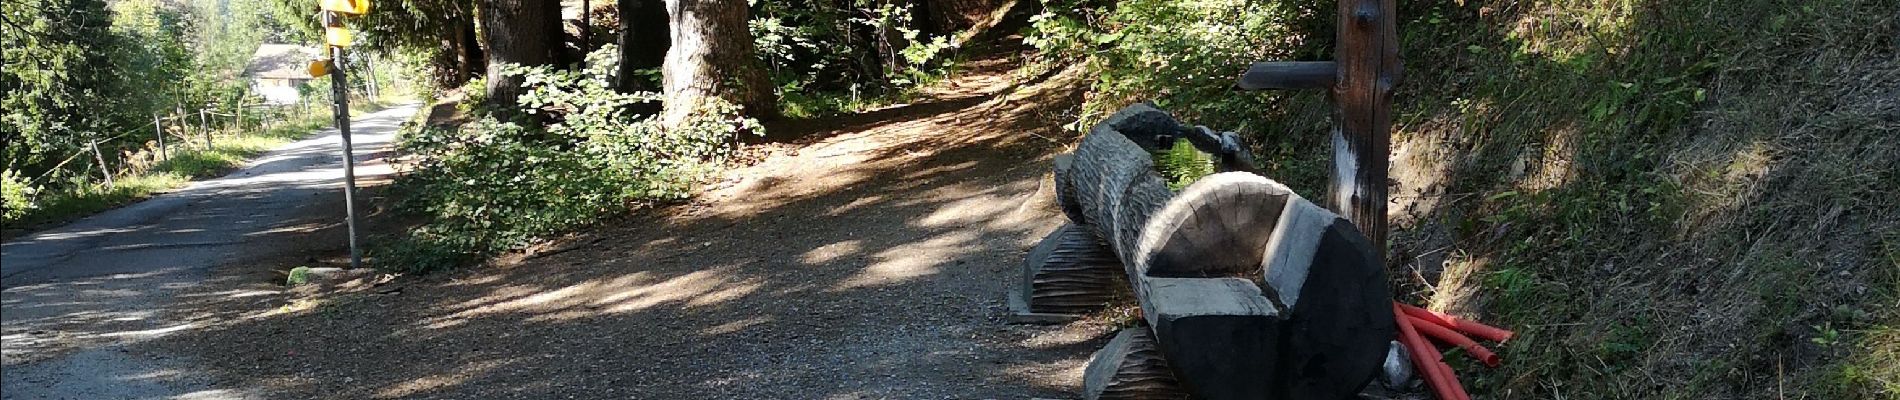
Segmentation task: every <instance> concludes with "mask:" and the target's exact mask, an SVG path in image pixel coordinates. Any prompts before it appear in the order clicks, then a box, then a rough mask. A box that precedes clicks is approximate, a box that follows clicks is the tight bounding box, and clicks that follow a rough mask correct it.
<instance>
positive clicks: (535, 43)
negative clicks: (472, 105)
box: [481, 0, 564, 110]
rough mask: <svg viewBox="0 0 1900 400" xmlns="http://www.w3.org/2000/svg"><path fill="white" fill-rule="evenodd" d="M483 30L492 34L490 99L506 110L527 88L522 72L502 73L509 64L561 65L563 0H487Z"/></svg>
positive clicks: (513, 106)
mask: <svg viewBox="0 0 1900 400" xmlns="http://www.w3.org/2000/svg"><path fill="white" fill-rule="evenodd" d="M482 5H484V6H486V7H485V8H486V9H485V10H482V13H481V14H482V31H483V32H484V33H485V34H486V35H487V37H488V47H489V49H488V51H489V53H488V101H489V102H490V103H492V104H495V105H498V106H501V108H502V109H504V110H512V109H514V108H515V98H517V97H521V94H522V93H524V92H526V89H524V88H522V87H521V85H522V83H523V79H522V77H520V76H502V74H501V73H500V71H501V67H502V66H503V65H506V64H516V65H524V66H542V65H559V64H560V62H561V56H560V51H561V48H562V47H563V46H562V38H563V37H564V34H563V33H562V32H561V3H560V2H559V1H556V0H483V1H482Z"/></svg>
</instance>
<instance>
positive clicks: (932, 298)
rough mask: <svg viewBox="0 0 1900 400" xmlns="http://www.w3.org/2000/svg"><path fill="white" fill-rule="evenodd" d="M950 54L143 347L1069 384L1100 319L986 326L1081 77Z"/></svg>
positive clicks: (356, 367) (624, 376) (1035, 226)
mask: <svg viewBox="0 0 1900 400" xmlns="http://www.w3.org/2000/svg"><path fill="white" fill-rule="evenodd" d="M971 65H972V66H973V68H972V71H970V72H967V73H964V74H961V75H960V76H958V77H956V78H953V79H950V80H948V81H947V82H944V83H942V84H940V85H937V86H936V87H934V88H933V89H931V90H930V91H928V92H927V93H926V96H925V98H927V100H922V101H919V102H917V103H913V104H904V105H895V106H892V107H889V108H886V109H881V110H875V111H869V112H865V113H861V114H856V115H851V116H845V117H840V118H828V119H821V120H811V121H797V122H790V123H785V124H780V125H778V126H773V127H772V128H771V130H772V131H773V132H774V135H782V136H789V137H800V138H804V139H802V140H800V141H799V142H798V143H792V144H764V145H757V146H755V147H754V150H755V151H761V152H765V153H767V154H768V155H766V156H764V157H763V158H762V160H761V161H760V162H758V163H757V164H755V165H752V166H749V167H745V168H740V169H737V170H733V171H730V172H729V173H728V174H727V175H726V178H724V179H723V180H721V181H719V182H716V183H714V184H712V185H711V187H710V188H709V190H708V192H707V193H706V194H704V195H702V196H700V197H699V198H698V199H697V200H696V201H694V202H693V203H691V204H686V205H680V206H673V207H667V208H662V209H656V210H648V211H646V212H640V213H636V215H632V216H629V217H626V218H624V219H622V220H619V221H614V222H611V223H609V224H606V225H607V226H605V227H602V228H600V229H597V230H594V231H590V232H585V233H582V234H578V235H576V236H575V237H572V238H569V239H566V240H563V241H561V242H558V243H553V244H550V245H548V246H546V247H545V248H542V249H537V250H536V251H538V252H540V253H539V254H540V255H526V254H522V255H515V256H513V257H508V259H507V260H503V261H499V262H497V263H495V265H491V266H486V267H480V268H470V269H465V270H461V271H456V272H450V273H444V274H436V275H431V276H425V277H422V278H415V279H411V280H405V281H399V282H400V283H399V285H400V286H399V287H401V288H402V290H400V291H397V292H395V293H386V292H390V291H391V289H389V287H387V286H386V287H383V288H379V289H376V290H361V291H354V292H338V293H330V294H324V295H317V296H304V297H299V296H294V295H289V294H277V295H272V296H259V297H252V298H243V299H230V300H227V301H224V302H223V303H220V304H215V305H205V306H203V307H206V308H214V309H220V310H248V311H241V312H238V314H239V315H236V316H233V317H231V318H227V319H226V321H227V322H225V323H222V324H218V325H216V326H213V327H210V328H207V329H202V330H198V331H194V332H193V333H192V334H189V335H172V336H168V337H166V338H165V339H164V340H161V341H160V344H161V347H163V348H165V349H167V351H172V352H176V353H180V354H192V355H195V356H196V357H197V358H198V359H200V360H204V363H205V365H206V366H207V367H209V368H211V369H212V370H214V371H218V374H217V375H216V379H217V380H218V381H219V382H221V384H224V385H230V386H231V387H251V388H259V389H260V390H263V391H265V392H266V393H268V394H270V396H271V397H275V398H337V399H357V398H496V399H511V398H518V399H551V398H790V399H854V398H906V399H913V398H931V399H937V398H1029V397H1074V396H1075V393H1076V391H1077V390H1079V386H1080V380H1081V370H1082V365H1083V363H1085V362H1086V360H1087V358H1088V356H1089V354H1090V353H1091V352H1093V351H1094V350H1095V349H1096V348H1098V347H1100V344H1101V343H1102V342H1103V341H1105V340H1106V336H1107V334H1108V333H1109V330H1110V328H1109V327H1107V326H1104V325H1103V324H1101V323H1096V322H1080V323H1075V324H1071V325H1068V326H1060V327H1048V326H1019V325H1008V324H1005V323H1003V318H1002V316H1003V314H1004V312H1005V311H1004V306H1003V299H1004V292H1005V290H1006V289H1007V288H1008V287H1009V285H1012V284H1013V283H1012V282H1011V280H1012V278H1011V277H1013V276H1015V274H1016V271H1017V269H1018V265H1019V264H1020V263H1021V261H1022V256H1023V252H1024V251H1025V250H1026V249H1027V248H1028V247H1029V246H1031V245H1033V244H1034V242H1035V241H1036V240H1037V239H1039V238H1040V236H1041V235H1042V234H1044V233H1046V232H1048V231H1050V230H1053V229H1054V228H1055V227H1056V226H1057V225H1058V224H1059V223H1060V222H1061V219H1060V217H1059V212H1057V211H1055V210H1054V206H1053V205H1052V204H1050V202H1051V201H1052V200H1051V194H1050V193H1049V192H1048V191H1047V190H1048V189H1046V188H1044V185H1046V183H1045V182H1046V181H1047V171H1048V170H1049V168H1048V165H1049V164H1048V162H1049V161H1048V160H1049V157H1050V156H1051V155H1053V154H1055V153H1057V152H1059V151H1061V150H1060V147H1061V146H1063V145H1065V144H1067V143H1069V142H1070V141H1071V139H1073V136H1072V135H1073V134H1072V133H1067V132H1063V131H1062V130H1060V129H1058V128H1057V126H1058V125H1059V124H1060V123H1061V122H1063V121H1068V120H1072V119H1073V118H1074V117H1073V115H1063V113H1067V112H1071V111H1070V110H1072V109H1073V106H1074V104H1076V101H1077V100H1078V93H1079V92H1078V91H1077V88H1078V87H1080V83H1079V78H1077V75H1078V74H1075V73H1074V71H1065V72H1061V73H1052V74H1047V75H1046V76H1043V77H1040V78H1035V79H1032V80H1030V81H1028V82H1018V81H1017V78H1016V75H1015V74H1014V73H1013V71H1012V68H1013V67H1014V64H1013V63H1012V62H1010V61H1008V60H979V61H975V62H972V63H971ZM256 268H258V266H242V267H233V268H232V271H227V273H230V274H241V272H240V271H238V270H241V269H252V270H254V269H256ZM219 290H226V291H229V290H258V291H271V290H276V289H275V288H274V287H273V286H271V285H268V284H263V283H255V284H249V286H246V285H244V284H234V286H231V287H223V288H219Z"/></svg>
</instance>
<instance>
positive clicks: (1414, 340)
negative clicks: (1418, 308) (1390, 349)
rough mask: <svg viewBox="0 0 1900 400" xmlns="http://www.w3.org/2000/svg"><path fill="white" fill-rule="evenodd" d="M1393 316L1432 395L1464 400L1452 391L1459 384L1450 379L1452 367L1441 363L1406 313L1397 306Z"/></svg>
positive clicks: (1393, 307)
mask: <svg viewBox="0 0 1900 400" xmlns="http://www.w3.org/2000/svg"><path fill="white" fill-rule="evenodd" d="M1392 316H1393V317H1396V318H1394V319H1395V320H1397V322H1398V325H1399V342H1401V343H1404V344H1405V349H1406V350H1407V351H1410V352H1411V353H1412V366H1413V367H1415V368H1416V369H1417V370H1418V375H1419V376H1421V377H1424V378H1425V386H1430V387H1431V389H1432V394H1434V395H1436V396H1438V398H1439V399H1440V400H1463V399H1464V398H1463V397H1459V396H1458V391H1455V390H1453V389H1452V386H1454V385H1457V383H1455V382H1454V381H1452V380H1451V379H1455V378H1451V377H1450V375H1451V366H1449V365H1445V362H1444V361H1440V358H1441V356H1440V355H1439V354H1438V350H1437V349H1436V348H1433V347H1432V344H1431V342H1428V341H1426V340H1425V338H1424V337H1421V336H1419V335H1418V330H1416V329H1414V328H1415V327H1414V326H1412V321H1411V319H1409V318H1406V317H1405V312H1404V311H1401V310H1399V306H1398V305H1397V304H1394V305H1393V306H1392ZM1441 367H1442V368H1443V369H1440V368H1441Z"/></svg>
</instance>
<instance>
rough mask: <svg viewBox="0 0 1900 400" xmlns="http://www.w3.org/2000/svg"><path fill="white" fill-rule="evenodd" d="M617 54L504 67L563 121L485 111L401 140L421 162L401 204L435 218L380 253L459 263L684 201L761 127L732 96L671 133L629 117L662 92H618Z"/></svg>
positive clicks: (532, 103) (390, 262)
mask: <svg viewBox="0 0 1900 400" xmlns="http://www.w3.org/2000/svg"><path fill="white" fill-rule="evenodd" d="M614 54H617V52H616V51H615V50H614V49H613V48H612V47H611V46H609V47H608V48H605V49H601V50H599V51H596V52H595V53H594V54H593V55H591V56H589V58H588V60H589V63H588V66H587V67H586V68H585V69H582V70H580V71H564V70H559V69H555V68H551V67H543V68H522V67H509V68H505V69H504V70H505V73H509V74H519V75H522V76H523V77H524V78H525V79H524V82H526V84H528V85H533V87H532V88H531V89H530V90H529V91H528V92H527V93H525V94H523V95H522V96H521V97H520V99H519V100H518V102H519V104H520V106H521V107H522V108H523V109H524V110H525V111H526V112H527V113H531V114H545V115H547V116H548V117H551V118H554V119H555V120H556V122H554V123H551V124H548V125H546V126H545V127H544V128H541V129H535V128H533V127H532V125H524V124H521V123H516V122H507V121H500V120H497V119H495V118H494V117H482V118H478V119H476V120H475V121H473V122H470V123H469V124H467V125H464V126H461V127H459V128H457V129H441V128H411V129H408V130H405V131H404V133H403V135H402V137H401V139H400V142H399V144H398V147H399V149H400V150H401V151H403V152H406V153H410V154H413V155H416V156H418V158H419V160H420V161H419V163H418V165H417V169H416V171H415V172H414V173H411V174H409V175H406V176H404V177H403V178H402V179H401V180H400V181H399V182H398V190H399V191H401V195H402V199H403V200H402V201H401V202H400V203H399V204H398V208H399V209H401V210H403V211H405V212H409V213H414V214H419V215H424V216H427V217H428V218H429V222H427V223H425V224H423V225H421V226H418V227H416V228H414V229H412V230H410V231H409V232H408V234H407V237H406V238H404V240H401V241H399V242H397V243H396V244H394V245H391V246H389V247H387V248H385V249H382V250H381V251H384V252H385V253H384V254H382V255H383V256H386V258H385V259H384V260H382V264H383V266H384V267H385V268H387V269H392V270H398V271H426V270H432V269H438V268H444V267H452V266H456V265H460V264H465V263H468V262H471V261H474V260H478V259H480V258H482V257H485V256H489V255H493V254H496V253H499V252H502V251H506V250H510V249H514V248H518V247H520V246H523V245H526V244H528V243H532V242H533V241H535V240H537V239H539V238H542V237H545V236H547V235H551V234H554V233H558V232H561V231H564V230H568V229H572V228H574V227H577V226H581V225H585V224H588V223H591V222H593V221H595V220H596V219H598V218H600V217H601V216H604V215H608V214H611V213H614V212H619V211H623V210H626V209H627V206H628V204H630V202H651V201H667V200H677V199H682V198H685V197H686V196H688V195H689V194H690V193H691V192H690V190H691V187H692V185H693V183H695V182H697V181H699V180H701V179H702V178H703V177H704V176H706V174H707V173H709V172H711V171H714V170H715V167H717V166H718V165H719V164H720V163H721V162H723V161H724V160H725V158H726V157H727V156H728V155H729V153H730V152H731V149H732V146H731V144H732V143H733V140H734V139H735V138H736V137H737V136H738V135H740V134H745V133H752V134H758V133H762V132H763V128H762V127H760V126H759V124H758V122H757V121H754V120H751V119H747V118H743V117H739V115H741V114H740V111H741V110H740V108H739V107H738V106H737V105H734V104H731V103H727V102H723V101H715V102H711V103H709V104H708V105H707V106H706V107H707V108H706V109H704V110H702V112H700V113H698V114H697V115H698V117H696V118H695V119H692V120H690V121H688V122H687V123H686V124H684V125H683V126H682V127H680V128H677V129H671V130H668V129H662V128H661V127H660V124H659V123H658V121H657V120H655V119H653V118H652V117H647V116H636V115H633V114H631V113H629V112H627V111H626V106H628V105H632V104H634V103H638V102H642V101H652V100H653V99H656V98H657V95H654V94H651V93H641V94H623V93H616V92H614V91H613V88H612V87H611V86H610V85H609V83H610V82H611V80H610V78H611V75H610V74H611V72H612V68H613V66H614V60H613V55H614Z"/></svg>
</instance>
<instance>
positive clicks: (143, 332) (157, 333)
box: [100, 324, 198, 337]
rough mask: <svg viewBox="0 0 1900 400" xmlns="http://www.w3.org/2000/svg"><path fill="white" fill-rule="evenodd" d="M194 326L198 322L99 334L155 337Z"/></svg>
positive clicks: (196, 325)
mask: <svg viewBox="0 0 1900 400" xmlns="http://www.w3.org/2000/svg"><path fill="white" fill-rule="evenodd" d="M196 327H198V324H180V325H176V326H169V327H164V328H157V329H146V330H139V331H121V332H108V333H103V334H100V336H106V337H156V336H163V335H165V334H169V333H173V332H178V331H183V330H188V329H192V328H196Z"/></svg>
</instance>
